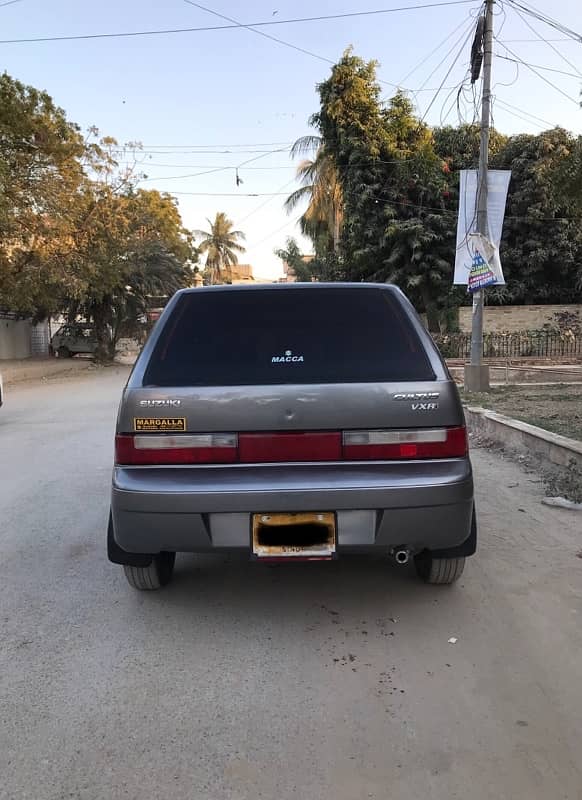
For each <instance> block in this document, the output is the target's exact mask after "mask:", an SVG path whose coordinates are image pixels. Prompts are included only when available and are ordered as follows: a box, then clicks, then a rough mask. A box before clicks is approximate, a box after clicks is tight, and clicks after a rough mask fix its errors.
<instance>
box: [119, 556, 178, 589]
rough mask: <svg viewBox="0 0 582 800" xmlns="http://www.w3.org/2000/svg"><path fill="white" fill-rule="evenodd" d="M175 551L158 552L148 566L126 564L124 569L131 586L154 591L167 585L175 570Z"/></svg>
mask: <svg viewBox="0 0 582 800" xmlns="http://www.w3.org/2000/svg"><path fill="white" fill-rule="evenodd" d="M175 561H176V554H175V553H158V555H155V556H154V557H153V558H152V562H151V564H150V565H149V566H147V567H131V566H129V565H127V564H125V565H124V567H123V571H124V572H125V577H126V578H127V582H128V583H129V585H130V586H133V588H134V589H139V590H140V591H152V590H154V589H161V588H162V586H166V585H167V584H168V583H169V582H170V581H171V579H172V574H173V572H174V563H175Z"/></svg>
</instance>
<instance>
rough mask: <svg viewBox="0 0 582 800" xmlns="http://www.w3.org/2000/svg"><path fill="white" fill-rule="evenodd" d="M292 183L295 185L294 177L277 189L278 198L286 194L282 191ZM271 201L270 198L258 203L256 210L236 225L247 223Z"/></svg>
mask: <svg viewBox="0 0 582 800" xmlns="http://www.w3.org/2000/svg"><path fill="white" fill-rule="evenodd" d="M293 183H295V178H294V177H293V178H291V180H290V181H287V183H284V184H283V186H281V187H280V188H279V189H278V191H277V194H279V196H280V193H282V194H287V192H286V191H283V190H284V189H288V188H289V187H290V186H291V184H293ZM272 199H273V198H272V197H271V198H269V199H268V200H265V201H264V202H262V203H260V204H259V205H258V206H257V207H256V208H253V209H252V211H249V213H248V214H247V215H246V217H243V218H242V219H241V221H240V222H239V223H238V224H239V225H242V224H243V223H244V222H246V221H247V219H250V217H252V216H254V215H255V214H256V213H257V212H258V211H261V209H263V208H264V207H265V206H266V205H268V204H269V203H270V202H271V200H272Z"/></svg>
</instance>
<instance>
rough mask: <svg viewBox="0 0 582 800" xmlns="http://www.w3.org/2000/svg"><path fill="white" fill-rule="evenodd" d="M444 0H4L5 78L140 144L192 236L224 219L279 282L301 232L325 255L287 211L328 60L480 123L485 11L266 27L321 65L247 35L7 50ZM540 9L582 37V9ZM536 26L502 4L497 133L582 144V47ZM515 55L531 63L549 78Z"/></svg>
mask: <svg viewBox="0 0 582 800" xmlns="http://www.w3.org/2000/svg"><path fill="white" fill-rule="evenodd" d="M434 1H435V0H359V2H358V0H344V2H334V1H333V0H293V2H290V1H289V0H268V2H265V0H247V2H244V3H239V2H235V0H218V2H216V1H215V0H205V2H204V0H203V2H204V4H205V6H206V10H202V9H201V8H198V7H194V6H193V5H191V4H189V3H187V2H185V0H158V1H157V2H153V0H150V2H148V0H100V1H99V2H98V3H81V2H79V1H78V0H16V1H15V2H9V3H8V4H6V0H0V40H1V41H0V70H2V71H6V72H8V73H9V74H10V75H12V76H13V77H15V78H18V79H19V80H21V81H23V82H24V83H27V84H31V85H33V86H35V87H37V88H39V89H44V90H46V91H47V92H48V93H49V94H50V95H51V96H52V97H53V98H54V100H55V102H56V103H57V104H58V105H60V106H61V107H62V108H64V109H65V111H66V113H67V116H68V118H69V119H70V120H71V121H73V122H76V123H78V124H79V125H80V126H81V127H82V128H83V129H86V128H88V127H89V126H91V125H95V126H97V127H98V128H99V129H100V131H101V132H102V133H103V134H104V135H105V134H106V135H111V136H114V137H115V138H116V139H117V140H118V141H119V142H129V141H133V142H136V141H137V142H140V143H141V144H142V145H143V150H142V152H141V154H140V156H139V158H140V161H143V164H142V166H140V170H141V171H143V172H144V173H146V174H147V176H148V179H147V180H145V181H144V182H143V183H142V184H140V185H142V186H143V187H144V188H155V189H158V190H160V191H168V192H170V193H172V194H174V195H175V196H176V197H177V199H178V202H179V207H180V211H181V214H182V218H183V221H184V224H185V225H186V227H188V228H191V229H206V228H207V227H208V225H207V222H206V219H207V218H213V217H214V215H215V213H216V212H217V211H223V212H225V213H226V214H227V215H228V216H229V217H230V218H231V219H232V220H233V222H234V225H235V227H236V228H238V229H241V230H243V231H244V233H245V234H246V248H247V251H246V253H244V254H243V255H242V256H240V259H239V260H240V261H241V263H250V264H252V266H253V270H254V274H255V276H256V277H259V278H276V277H277V276H279V275H280V274H281V273H282V268H281V262H280V260H279V259H278V258H277V257H276V256H275V255H274V252H273V251H274V249H275V248H278V247H282V246H284V244H285V240H286V238H287V237H288V236H295V237H296V238H297V239H298V241H299V242H300V244H301V246H302V247H303V248H304V251H305V252H309V251H310V245H309V242H308V241H306V240H304V239H302V238H301V236H300V235H299V232H298V228H297V218H298V216H299V214H300V212H301V209H299V210H298V212H297V213H295V214H293V215H291V216H289V215H287V214H286V212H285V211H284V209H283V201H284V200H285V197H286V196H287V194H289V193H290V192H291V191H292V190H293V189H294V188H296V187H297V184H296V182H295V178H294V176H295V168H296V166H297V162H293V161H292V160H291V158H290V155H289V147H290V145H291V143H292V142H293V141H295V139H297V138H298V137H300V136H303V135H304V134H306V133H309V132H310V131H311V129H310V127H309V123H308V121H309V117H310V115H311V114H312V113H313V112H314V111H316V110H317V107H318V105H317V92H316V85H317V83H318V82H320V81H323V80H325V79H326V78H327V77H328V75H329V71H330V67H331V64H330V63H329V62H330V61H331V62H332V63H333V62H335V61H337V60H338V59H339V58H340V57H341V54H342V52H343V51H344V49H345V48H346V47H348V46H349V45H352V46H353V48H354V52H355V53H356V54H357V55H359V56H361V57H363V58H365V59H376V60H377V61H379V62H380V66H379V69H378V78H379V80H380V81H382V82H383V83H382V90H383V94H384V97H385V98H386V99H388V98H389V97H390V96H391V94H393V93H394V91H395V86H401V87H402V88H405V89H407V90H408V91H409V92H410V97H411V99H412V100H413V101H414V102H415V104H416V107H417V109H418V112H419V114H420V115H421V116H423V115H425V114H426V120H427V121H428V122H429V123H431V124H434V125H438V124H442V123H446V124H453V125H455V124H458V123H459V119H461V121H469V122H470V121H472V120H473V116H474V106H473V103H472V100H471V96H470V92H466V93H465V97H466V100H467V102H461V104H460V107H459V108H457V104H456V94H457V91H456V90H457V87H458V86H460V84H461V83H462V81H463V78H464V77H465V75H466V72H467V66H468V59H469V52H470V45H471V41H470V38H471V33H470V28H471V26H472V24H473V22H472V20H473V18H474V16H475V14H476V13H477V10H478V9H479V8H480V3H479V2H467V3H458V4H455V5H444V6H439V7H435V8H423V9H411V8H409V9H407V10H400V11H394V12H390V13H377V14H369V15H361V16H357V17H346V18H342V19H335V20H321V21H310V22H297V23H285V24H277V25H272V26H265V27H261V28H259V29H258V30H260V31H262V32H263V33H265V34H267V35H269V36H274V37H277V38H278V39H282V40H284V41H285V42H287V43H289V44H292V45H295V46H296V47H300V48H302V49H303V50H307V51H310V54H307V53H304V52H299V51H297V50H296V49H293V48H291V47H288V46H286V45H284V44H281V43H280V42H275V41H272V40H271V39H268V38H266V37H265V36H262V35H259V34H257V33H256V32H253V31H252V30H249V29H248V28H244V27H238V28H230V29H227V30H206V31H198V32H187V33H173V34H161V35H153V36H136V37H130V38H103V39H89V40H81V41H52V42H23V43H9V42H7V40H11V39H30V38H35V37H46V36H70V35H84V34H99V33H119V32H129V31H147V30H160V29H176V28H190V27H209V26H210V27H212V26H222V25H229V24H230V25H232V23H229V22H228V21H226V20H224V19H221V18H219V17H217V16H216V14H223V15H225V16H227V17H231V18H232V19H234V20H236V21H237V22H240V23H245V24H248V23H252V22H259V21H267V22H281V21H283V20H288V19H292V18H298V17H314V16H322V15H330V14H342V13H350V12H356V11H357V12H362V11H372V10H373V11H376V10H382V9H390V8H395V7H400V8H402V7H403V6H414V5H415V4H419V3H422V2H424V3H430V2H434ZM527 1H528V4H529V0H527ZM535 2H536V5H537V6H538V8H543V10H544V11H545V12H546V13H548V14H549V15H551V16H552V17H553V18H554V19H556V20H558V21H559V22H561V23H563V24H565V25H567V26H568V27H569V28H571V29H574V30H575V31H577V32H581V31H582V14H581V13H580V1H579V0H553V2H551V3H550V2H548V0H535ZM3 3H4V5H3ZM206 4H208V5H206ZM212 12H215V13H212ZM525 19H526V20H527V21H528V22H529V24H530V25H531V26H532V28H533V30H532V28H530V27H528V26H527V25H526V23H525V22H524V21H523V19H521V18H520V17H519V16H518V14H517V13H516V12H515V11H514V10H513V9H512V8H511V7H510V6H509V4H508V3H507V2H506V3H505V4H502V3H498V4H497V6H496V17H495V31H496V36H497V38H498V40H497V41H496V43H495V47H494V51H495V53H496V57H495V59H494V65H493V81H494V87H493V93H494V98H495V99H494V104H493V119H494V124H495V126H496V127H497V128H498V129H499V130H500V131H502V132H504V133H508V134H511V133H519V132H526V133H539V132H540V131H541V130H544V129H547V128H549V127H552V126H553V125H561V126H563V127H565V128H567V129H568V130H570V131H572V132H574V133H576V134H581V133H582V110H581V109H580V108H579V105H578V102H577V99H578V97H579V93H580V89H581V87H582V77H580V76H581V75H582V44H580V43H579V42H576V41H573V40H571V39H568V40H564V38H563V34H561V33H558V32H557V31H555V30H553V29H552V28H550V27H548V26H545V25H544V24H542V23H540V22H538V21H535V20H533V19H531V18H530V17H525ZM538 34H539V35H541V36H542V38H538ZM543 39H546V40H549V42H548V41H543ZM504 44H505V45H506V46H507V47H508V48H509V50H507V49H505V48H504ZM508 58H510V59H514V58H515V59H517V60H518V61H523V62H526V63H527V64H529V65H531V66H532V67H533V69H535V73H534V72H533V71H532V69H530V68H529V67H527V66H525V65H524V64H523V63H520V64H518V63H515V61H509V60H507V59H508ZM455 59H457V60H456V61H455ZM453 62H454V63H453ZM540 67H543V68H544V69H540ZM449 69H450V73H449V74H448V75H447V73H448V71H449ZM554 70H555V71H554ZM536 73H537V74H536ZM544 79H545V80H544ZM547 81H550V82H551V84H553V86H551V85H549V84H548V83H547ZM441 85H442V86H443V90H442V91H441V92H437V89H439V87H440V86H441ZM427 112H428V113H427ZM250 159H253V160H252V161H250V162H249V163H248V164H246V165H244V163H243V162H245V161H249V160H250ZM225 167H226V168H228V169H225ZM236 167H238V168H239V169H238V173H239V177H240V178H241V179H242V181H243V183H242V184H241V185H239V186H237V185H236V172H235V168H236ZM199 173H206V174H199Z"/></svg>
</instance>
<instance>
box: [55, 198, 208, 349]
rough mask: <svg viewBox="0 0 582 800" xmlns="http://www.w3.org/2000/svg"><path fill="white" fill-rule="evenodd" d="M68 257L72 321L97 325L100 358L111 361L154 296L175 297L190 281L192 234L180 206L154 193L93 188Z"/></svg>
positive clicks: (85, 202)
mask: <svg viewBox="0 0 582 800" xmlns="http://www.w3.org/2000/svg"><path fill="white" fill-rule="evenodd" d="M84 204H85V205H84V211H83V213H82V220H80V224H79V225H78V227H77V230H76V233H75V235H74V237H73V241H72V242H71V246H70V250H69V253H68V269H69V270H70V272H71V273H72V274H74V275H77V276H78V288H77V290H76V291H75V292H72V293H71V294H70V296H69V298H68V302H67V308H68V310H69V314H70V315H71V316H75V315H77V314H82V315H83V316H85V318H87V319H90V320H92V321H93V322H94V324H95V329H96V337H97V342H98V349H97V353H96V358H97V360H99V361H103V362H107V361H111V360H113V358H114V357H115V351H116V346H117V342H118V340H119V337H120V336H124V335H125V336H127V335H131V334H132V333H134V332H135V330H136V328H137V325H138V322H139V320H140V318H141V317H143V316H144V315H145V314H146V312H147V309H148V307H149V306H150V305H151V300H152V298H159V297H167V296H171V295H172V294H173V293H174V292H175V291H177V290H178V289H180V288H183V287H185V286H187V285H189V283H190V278H191V270H190V268H189V262H190V261H191V259H192V256H193V248H192V243H191V234H190V233H189V232H188V231H187V230H186V229H184V227H183V225H182V221H181V217H180V214H179V211H178V208H177V206H176V202H175V200H174V199H173V198H172V197H170V196H169V195H167V194H160V193H159V192H157V191H146V190H143V189H138V190H137V191H134V190H133V189H128V190H126V191H124V192H122V193H116V192H115V191H114V190H113V189H112V188H111V187H110V186H104V185H103V184H94V185H93V186H92V187H91V191H87V193H86V195H85V197H84Z"/></svg>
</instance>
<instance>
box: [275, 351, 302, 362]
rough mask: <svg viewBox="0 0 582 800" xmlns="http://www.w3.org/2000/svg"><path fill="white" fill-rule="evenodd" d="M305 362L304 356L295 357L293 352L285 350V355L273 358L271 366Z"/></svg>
mask: <svg viewBox="0 0 582 800" xmlns="http://www.w3.org/2000/svg"><path fill="white" fill-rule="evenodd" d="M304 360H305V359H304V358H303V356H297V355H293V351H292V350H285V355H283V356H273V358H272V359H271V364H300V363H301V364H302V363H303V362H304Z"/></svg>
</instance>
